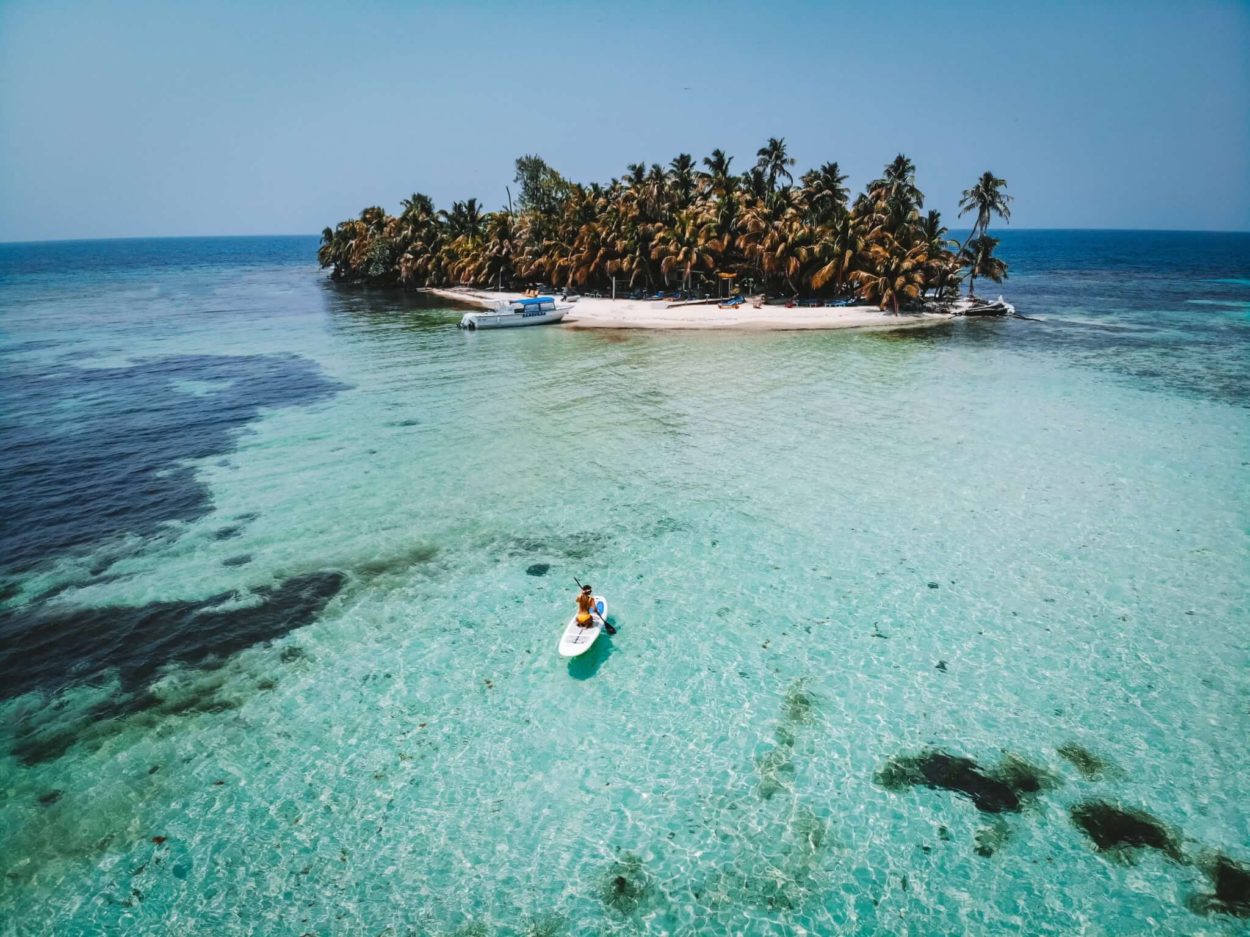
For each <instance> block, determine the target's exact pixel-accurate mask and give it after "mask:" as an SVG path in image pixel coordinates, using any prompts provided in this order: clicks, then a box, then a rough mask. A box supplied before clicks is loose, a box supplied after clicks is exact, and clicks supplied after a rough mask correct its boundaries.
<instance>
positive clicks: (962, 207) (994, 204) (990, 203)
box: [959, 172, 1011, 247]
mask: <svg viewBox="0 0 1250 937" xmlns="http://www.w3.org/2000/svg"><path fill="white" fill-rule="evenodd" d="M1006 185H1007V180H1006V179H999V178H998V177H997V176H995V175H994V174H993V173H992V172H983V173H981V178H980V179H978V180H977V184H976V185H974V186H973V187H972V188H971V189H964V194H963V197H962V198H960V200H959V217H960V218H962V217H963V216H964V215H965V214H967V213H968V212H970V211H972V210H973V209H975V210H976V213H977V217H976V220H975V221H974V222H973V224H972V231H971V233H970V234H969V235H968V239H967V240H966V241H964V246H965V247H966V246H967V245H968V242H969V241H971V240H972V239H973V238H974V237H976V236H977V232H980V233H981V234H985V232H986V230H987V229H988V228H989V226H990V216H991V215H997V216H998V217H999V218H1001V219H1003V221H1007V220H1008V219H1010V218H1011V208H1010V207H1009V203H1010V202H1011V196H1010V195H1008V194H1007V193H1006V192H1004V191H1003V189H1004V188H1005V187H1006Z"/></svg>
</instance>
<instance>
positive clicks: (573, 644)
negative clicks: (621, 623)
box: [560, 595, 608, 657]
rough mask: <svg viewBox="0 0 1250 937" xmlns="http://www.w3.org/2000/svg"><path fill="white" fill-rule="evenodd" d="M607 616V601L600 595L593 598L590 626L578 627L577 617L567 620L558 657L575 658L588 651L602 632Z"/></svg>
mask: <svg viewBox="0 0 1250 937" xmlns="http://www.w3.org/2000/svg"><path fill="white" fill-rule="evenodd" d="M607 616H608V600H607V599H605V598H604V597H603V596H601V595H596V596H595V604H594V610H593V611H592V612H591V614H590V624H588V625H584V626H583V625H579V624H578V623H577V615H576V614H574V615H573V617H572V618H570V619H569V623H568V624H567V625H566V626H565V628H564V634H563V635H561V636H560V656H561V657H577V656H578V655H580V654H585V653H586V652H587V651H589V650H590V646H591V645H592V644H594V643H595V639H596V638H597V637H599V634H600V633H601V632H602V631H603V628H604V625H605V624H606V619H607Z"/></svg>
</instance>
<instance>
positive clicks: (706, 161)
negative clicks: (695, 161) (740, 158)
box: [699, 150, 734, 198]
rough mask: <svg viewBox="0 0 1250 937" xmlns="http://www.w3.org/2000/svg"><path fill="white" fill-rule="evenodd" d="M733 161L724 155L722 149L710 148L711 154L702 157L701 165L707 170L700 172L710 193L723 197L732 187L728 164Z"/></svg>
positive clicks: (732, 182) (730, 157)
mask: <svg viewBox="0 0 1250 937" xmlns="http://www.w3.org/2000/svg"><path fill="white" fill-rule="evenodd" d="M733 161H734V158H733V157H732V156H726V155H725V151H724V150H712V155H711V156H705V157H703V165H704V166H706V167H707V172H705V173H700V174H699V175H700V176H701V177H702V178H703V180H704V182H705V184H706V186H707V189H708V191H709V193H710V194H712V195H715V196H717V197H718V198H724V197H725V196H726V195H728V194H729V192H730V191H731V190H732V189H733V184H734V179H733V176H732V175H731V174H730V172H729V164H730V163H732V162H733Z"/></svg>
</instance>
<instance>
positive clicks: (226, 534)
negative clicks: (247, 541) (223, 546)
mask: <svg viewBox="0 0 1250 937" xmlns="http://www.w3.org/2000/svg"><path fill="white" fill-rule="evenodd" d="M241 533H243V525H242V524H231V525H230V526H229V527H218V528H217V529H216V530H214V531H213V539H214V540H232V539H234V538H235V537H237V536H239V534H241Z"/></svg>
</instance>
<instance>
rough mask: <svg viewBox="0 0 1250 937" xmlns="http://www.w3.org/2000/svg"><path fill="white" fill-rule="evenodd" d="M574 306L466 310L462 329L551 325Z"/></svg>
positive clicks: (461, 324)
mask: <svg viewBox="0 0 1250 937" xmlns="http://www.w3.org/2000/svg"><path fill="white" fill-rule="evenodd" d="M572 308H573V307H572V306H557V307H556V308H555V309H551V310H547V311H545V312H511V311H508V312H466V313H465V314H464V318H463V319H461V320H460V328H462V329H513V328H517V327H519V326H523V325H551V324H552V323H554V322H559V321H560V320H561V319H563V318H564V315H565V313H567V312H568V311H569V310H570V309H572Z"/></svg>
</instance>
